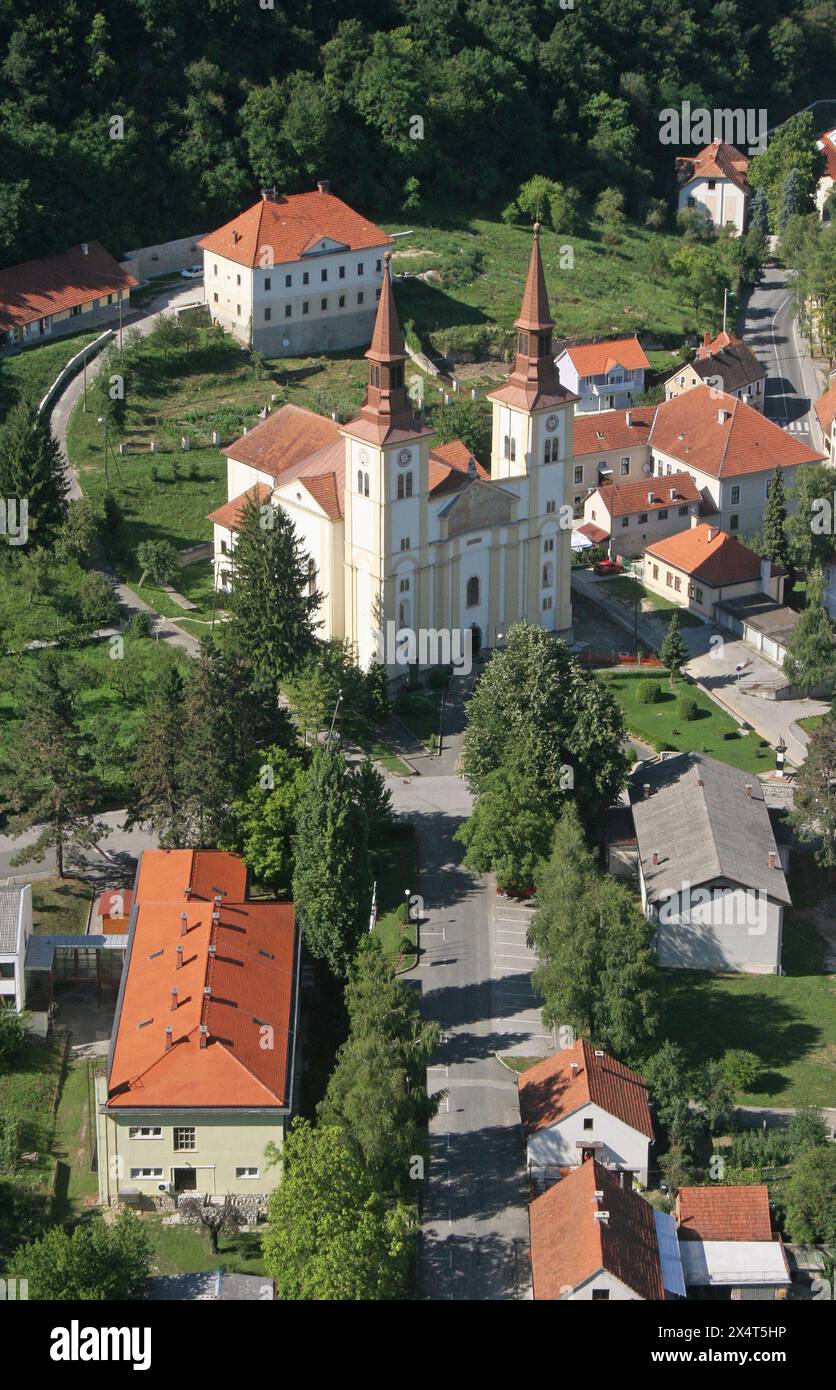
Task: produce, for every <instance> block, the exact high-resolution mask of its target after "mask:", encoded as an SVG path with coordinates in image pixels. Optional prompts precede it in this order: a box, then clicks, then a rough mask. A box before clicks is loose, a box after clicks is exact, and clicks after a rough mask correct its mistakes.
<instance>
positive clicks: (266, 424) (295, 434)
mask: <svg viewBox="0 0 836 1390" xmlns="http://www.w3.org/2000/svg"><path fill="white" fill-rule="evenodd" d="M339 438H340V427H339V425H337V424H336V423H335V422H334V421H333V420H331V419H330V418H329V417H328V416H326V415H317V414H316V412H315V411H313V410H306V409H305V407H304V406H301V405H283V406H282V407H281V408H280V409H279V410H277V411H276V412H275V414H273V415H270V416H269V417H268V418H267V419H266V420H263V421H262V422H261V423H260V424H258V425H256V426H255V428H254V429H251V430H249V431H248V433H247V434H244V435H242V436H241V438H240V439H236V440H235V442H234V443H233V444H230V445H229V446H228V447H227V448H226V449H222V450H221V453H222V454H226V456H227V458H231V459H235V460H236V462H237V463H246V464H249V466H250V468H255V469H257V470H258V471H259V472H260V473H269V474H270V475H271V476H272V477H273V478H280V477H282V475H283V474H285V473H286V472H288V470H289V469H291V468H293V467H294V466H295V465H296V464H298V463H301V462H302V461H303V460H304V459H309V458H310V457H311V455H312V454H315V453H317V452H318V450H320V449H322V448H324V447H325V445H326V444H333V443H334V442H335V440H337V439H339Z"/></svg>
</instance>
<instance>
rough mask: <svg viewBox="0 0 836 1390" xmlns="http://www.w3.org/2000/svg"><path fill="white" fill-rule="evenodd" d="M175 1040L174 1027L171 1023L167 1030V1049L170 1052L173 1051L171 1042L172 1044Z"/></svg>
mask: <svg viewBox="0 0 836 1390" xmlns="http://www.w3.org/2000/svg"><path fill="white" fill-rule="evenodd" d="M173 1041H174V1029H173V1028H172V1026H171V1024H169V1025H168V1027H167V1028H166V1030H165V1050H166V1052H170V1051H171V1044H172V1042H173Z"/></svg>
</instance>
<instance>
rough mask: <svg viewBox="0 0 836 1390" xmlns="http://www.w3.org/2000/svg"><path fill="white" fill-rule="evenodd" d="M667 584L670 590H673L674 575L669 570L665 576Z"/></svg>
mask: <svg viewBox="0 0 836 1390" xmlns="http://www.w3.org/2000/svg"><path fill="white" fill-rule="evenodd" d="M665 583H666V584H667V586H668V588H669V589H672V588H673V575H672V574H671V572H670V570H668V572H667V574H666V575H665Z"/></svg>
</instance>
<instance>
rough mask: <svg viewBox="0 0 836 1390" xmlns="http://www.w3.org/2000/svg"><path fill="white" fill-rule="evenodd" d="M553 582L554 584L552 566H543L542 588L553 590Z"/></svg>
mask: <svg viewBox="0 0 836 1390" xmlns="http://www.w3.org/2000/svg"><path fill="white" fill-rule="evenodd" d="M551 582H552V567H551V565H544V566H543V583H542V587H543V588H544V589H549V588H551Z"/></svg>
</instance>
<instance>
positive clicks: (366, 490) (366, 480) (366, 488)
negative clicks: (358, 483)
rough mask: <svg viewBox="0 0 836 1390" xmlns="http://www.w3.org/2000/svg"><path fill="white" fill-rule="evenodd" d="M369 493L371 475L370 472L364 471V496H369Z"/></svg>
mask: <svg viewBox="0 0 836 1390" xmlns="http://www.w3.org/2000/svg"><path fill="white" fill-rule="evenodd" d="M368 495H369V475H368V473H364V474H363V496H364V497H368Z"/></svg>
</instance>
